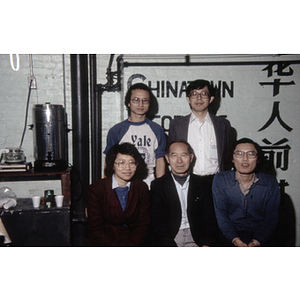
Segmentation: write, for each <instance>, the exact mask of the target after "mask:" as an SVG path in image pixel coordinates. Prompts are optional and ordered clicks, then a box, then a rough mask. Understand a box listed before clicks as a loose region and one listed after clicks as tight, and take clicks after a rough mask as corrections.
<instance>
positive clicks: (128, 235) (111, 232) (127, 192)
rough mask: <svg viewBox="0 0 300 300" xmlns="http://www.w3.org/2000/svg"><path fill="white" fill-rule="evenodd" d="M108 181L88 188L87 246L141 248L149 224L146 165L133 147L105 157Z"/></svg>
mask: <svg viewBox="0 0 300 300" xmlns="http://www.w3.org/2000/svg"><path fill="white" fill-rule="evenodd" d="M105 162H106V167H105V170H104V172H105V175H106V177H105V178H102V179H100V180H98V181H96V182H94V183H93V184H91V185H90V186H89V188H88V195H87V215H88V236H87V241H86V244H87V246H109V247H112V246H142V245H143V243H144V241H145V237H146V234H147V231H148V226H149V222H150V198H149V189H148V186H147V184H146V183H145V182H143V180H142V179H144V178H146V177H147V173H148V170H147V166H146V164H145V162H144V160H143V158H142V156H141V155H140V153H139V152H138V150H137V149H136V148H135V146H134V145H132V144H130V143H123V144H116V145H114V146H113V147H111V148H110V149H109V151H108V152H107V154H106V160H105Z"/></svg>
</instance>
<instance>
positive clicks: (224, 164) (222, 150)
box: [168, 113, 236, 171]
mask: <svg viewBox="0 0 300 300" xmlns="http://www.w3.org/2000/svg"><path fill="white" fill-rule="evenodd" d="M209 115H210V117H211V120H212V123H213V126H214V129H215V133H216V140H217V150H218V160H219V169H220V171H226V170H230V169H231V166H232V163H231V161H232V152H233V150H234V149H232V148H233V145H234V142H235V141H236V131H235V129H234V128H233V127H231V125H230V122H229V121H228V120H227V119H225V118H223V117H216V116H215V115H213V114H211V113H210V114H209ZM190 116H191V114H189V115H187V116H184V117H180V118H175V119H173V120H172V121H171V123H170V130H169V136H168V143H171V142H172V141H175V140H184V141H187V138H188V128H189V121H190ZM195 155H196V156H197V153H195Z"/></svg>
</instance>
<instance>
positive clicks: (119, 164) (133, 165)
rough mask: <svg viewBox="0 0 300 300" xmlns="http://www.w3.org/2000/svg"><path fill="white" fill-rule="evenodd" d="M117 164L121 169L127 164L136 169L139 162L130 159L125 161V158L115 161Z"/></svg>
mask: <svg viewBox="0 0 300 300" xmlns="http://www.w3.org/2000/svg"><path fill="white" fill-rule="evenodd" d="M115 164H116V165H117V166H118V168H120V169H124V168H125V167H126V166H127V165H128V166H129V167H130V168H131V169H135V168H136V166H137V162H136V161H134V160H130V161H124V160H119V161H115Z"/></svg>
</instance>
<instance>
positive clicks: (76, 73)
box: [70, 54, 89, 246]
mask: <svg viewBox="0 0 300 300" xmlns="http://www.w3.org/2000/svg"><path fill="white" fill-rule="evenodd" d="M70 60H71V91H72V133H73V168H72V203H71V210H72V220H73V234H72V236H73V245H74V246H77V245H78V246H80V245H84V244H85V233H84V230H85V229H84V228H83V227H82V226H81V225H80V223H81V221H82V220H84V219H85V207H86V194H87V187H88V185H89V111H88V108H89V105H88V99H89V97H88V55H87V54H71V56H70ZM76 222H77V226H75V225H76Z"/></svg>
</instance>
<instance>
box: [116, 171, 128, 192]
mask: <svg viewBox="0 0 300 300" xmlns="http://www.w3.org/2000/svg"><path fill="white" fill-rule="evenodd" d="M130 183H131V182H130V181H128V183H127V184H126V186H128V188H130ZM117 187H120V186H119V184H118V182H117V180H116V178H115V174H113V176H112V189H113V190H114V189H116V188H117Z"/></svg>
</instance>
